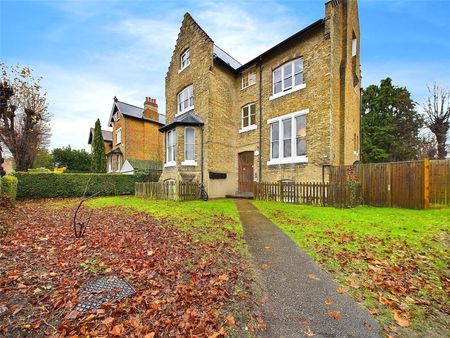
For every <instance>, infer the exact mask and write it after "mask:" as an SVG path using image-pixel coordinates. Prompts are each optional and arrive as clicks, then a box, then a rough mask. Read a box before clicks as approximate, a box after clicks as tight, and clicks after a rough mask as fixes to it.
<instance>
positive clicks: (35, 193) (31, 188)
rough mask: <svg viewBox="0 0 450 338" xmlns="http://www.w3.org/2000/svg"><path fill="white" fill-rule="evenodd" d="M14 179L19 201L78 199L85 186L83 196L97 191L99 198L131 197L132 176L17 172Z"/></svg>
mask: <svg viewBox="0 0 450 338" xmlns="http://www.w3.org/2000/svg"><path fill="white" fill-rule="evenodd" d="M15 176H16V177H17V179H18V188H17V198H18V199H35V198H58V197H59V198H62V197H80V196H83V193H84V191H85V189H86V186H88V188H87V191H86V196H90V195H92V194H95V193H96V192H98V191H100V190H102V193H101V195H132V194H134V183H135V177H134V175H110V174H71V173H69V174H55V173H50V174H42V173H22V172H20V173H16V174H15Z"/></svg>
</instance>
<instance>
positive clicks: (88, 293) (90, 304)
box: [75, 276, 135, 312]
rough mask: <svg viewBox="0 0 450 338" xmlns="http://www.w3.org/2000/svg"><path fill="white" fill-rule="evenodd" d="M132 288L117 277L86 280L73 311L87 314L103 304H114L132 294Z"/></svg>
mask: <svg viewBox="0 0 450 338" xmlns="http://www.w3.org/2000/svg"><path fill="white" fill-rule="evenodd" d="M134 292H135V291H134V289H133V287H132V286H131V285H130V284H129V283H128V282H127V281H126V280H124V279H121V278H119V277H117V276H102V277H96V278H91V279H90V280H88V281H87V282H86V284H85V286H84V288H83V289H82V290H81V293H80V302H79V303H78V305H77V306H76V308H75V310H77V311H78V312H87V311H90V310H93V309H99V308H100V307H101V306H102V304H103V303H105V302H116V301H118V300H120V299H122V298H124V297H128V296H131V295H132V294H134Z"/></svg>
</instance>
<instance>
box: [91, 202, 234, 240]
mask: <svg viewBox="0 0 450 338" xmlns="http://www.w3.org/2000/svg"><path fill="white" fill-rule="evenodd" d="M87 205H88V206H89V207H92V208H102V207H115V206H120V207H125V208H130V209H133V210H136V211H144V212H148V213H150V214H151V215H152V216H153V217H155V218H156V219H158V220H160V221H163V222H164V221H166V220H167V221H174V220H175V223H174V224H175V225H176V226H177V227H178V228H179V229H181V230H182V231H186V232H189V233H190V234H191V235H193V236H194V237H196V238H197V239H199V240H202V241H206V242H214V241H222V240H224V239H227V238H231V239H236V240H237V241H238V244H240V245H241V247H242V245H243V230H242V225H241V223H240V221H239V214H238V212H237V209H236V205H235V204H234V202H233V201H232V200H211V201H208V202H204V201H187V202H175V201H158V200H150V199H145V198H139V197H124V196H121V197H100V198H96V199H94V200H91V201H89V202H88V203H87Z"/></svg>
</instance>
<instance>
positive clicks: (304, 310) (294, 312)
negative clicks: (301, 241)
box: [235, 200, 381, 337]
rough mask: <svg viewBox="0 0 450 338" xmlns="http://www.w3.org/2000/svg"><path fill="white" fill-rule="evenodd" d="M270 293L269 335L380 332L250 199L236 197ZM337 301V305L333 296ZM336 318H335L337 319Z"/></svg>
mask: <svg viewBox="0 0 450 338" xmlns="http://www.w3.org/2000/svg"><path fill="white" fill-rule="evenodd" d="M235 203H236V205H237V208H238V211H239V215H240V218H241V222H242V224H243V226H244V233H245V240H246V241H247V244H248V246H249V249H250V253H251V254H252V256H253V259H254V262H255V264H256V266H257V271H258V275H259V278H260V282H261V284H262V286H263V288H264V292H265V294H266V296H267V302H266V303H265V304H264V305H263V311H264V314H265V320H266V324H267V330H266V332H265V333H264V336H267V337H311V336H314V337H380V336H381V335H380V327H379V325H378V323H377V322H376V321H375V320H374V319H373V318H372V317H371V315H370V314H369V313H368V312H367V311H366V310H365V309H363V308H362V306H361V305H359V304H358V303H357V302H356V301H354V300H353V299H352V298H350V297H349V296H348V295H346V294H339V293H338V292H337V291H336V289H337V288H338V287H339V285H337V284H336V283H335V282H334V281H333V280H332V279H331V277H330V276H329V275H328V274H327V273H326V272H324V271H323V270H322V269H321V268H319V266H318V265H317V264H316V263H314V262H313V261H312V260H311V258H309V256H308V255H307V254H306V253H305V252H304V251H303V250H302V249H300V248H299V247H298V246H297V245H296V244H295V243H294V242H293V241H292V240H291V239H290V238H289V237H288V236H286V235H285V234H284V233H283V232H282V231H281V230H280V229H279V228H278V227H277V226H276V225H274V224H273V223H272V222H271V221H269V220H268V219H267V218H266V217H265V216H264V215H263V214H262V213H261V212H260V211H259V210H258V209H256V208H255V207H254V206H253V205H252V204H251V203H250V202H249V201H247V200H236V202H235ZM330 299H331V300H332V302H333V303H332V304H330V305H327V304H326V302H327V303H330V302H329V301H328V300H330ZM333 316H334V317H336V319H334V318H333Z"/></svg>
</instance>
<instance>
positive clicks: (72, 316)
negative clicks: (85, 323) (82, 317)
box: [65, 310, 80, 319]
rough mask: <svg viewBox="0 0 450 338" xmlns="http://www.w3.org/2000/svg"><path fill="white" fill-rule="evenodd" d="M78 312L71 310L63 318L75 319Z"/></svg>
mask: <svg viewBox="0 0 450 338" xmlns="http://www.w3.org/2000/svg"><path fill="white" fill-rule="evenodd" d="M79 314H80V313H79V312H78V311H77V310H72V311H71V312H70V313H69V314H68V315H67V316H66V317H65V319H75V318H77V316H78V315H79Z"/></svg>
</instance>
